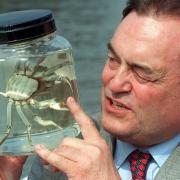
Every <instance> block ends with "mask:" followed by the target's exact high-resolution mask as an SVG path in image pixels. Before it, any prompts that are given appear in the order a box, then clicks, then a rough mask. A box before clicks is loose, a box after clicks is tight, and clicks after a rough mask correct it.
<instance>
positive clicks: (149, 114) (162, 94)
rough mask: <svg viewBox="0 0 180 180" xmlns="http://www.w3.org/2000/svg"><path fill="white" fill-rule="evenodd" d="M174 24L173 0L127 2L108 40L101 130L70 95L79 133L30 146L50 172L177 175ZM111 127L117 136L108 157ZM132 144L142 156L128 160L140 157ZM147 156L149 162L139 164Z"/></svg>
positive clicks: (90, 179)
mask: <svg viewBox="0 0 180 180" xmlns="http://www.w3.org/2000/svg"><path fill="white" fill-rule="evenodd" d="M179 27H180V2H179V0H164V1H160V0H130V1H129V2H128V6H127V8H126V9H125V10H124V19H123V20H122V22H121V23H120V25H119V26H118V27H117V29H116V31H115V33H114V35H113V37H112V39H111V41H110V42H109V43H108V60H107V62H106V64H105V67H104V70H103V72H102V92H101V99H102V102H101V103H102V120H101V125H102V127H103V128H100V133H101V134H100V133H99V131H98V130H97V129H96V127H95V125H94V124H93V123H92V120H91V119H90V118H89V117H88V116H87V115H86V114H85V113H84V112H83V111H82V109H81V108H80V106H79V105H78V104H77V103H76V102H75V101H74V99H73V98H71V97H70V98H68V100H67V105H68V107H69V109H70V111H71V112H72V114H73V116H74V118H75V119H76V120H77V122H78V123H79V125H80V128H81V132H82V135H83V139H77V138H70V137H68V138H65V139H64V140H63V142H62V143H61V144H60V145H59V147H58V148H57V149H55V150H54V151H52V152H51V151H49V150H47V149H46V148H45V147H43V146H42V145H38V146H36V152H37V154H38V155H39V156H40V157H41V158H42V159H44V160H45V161H46V162H48V163H50V164H51V166H52V168H53V170H54V171H60V172H63V173H64V174H66V176H67V177H68V179H70V180H81V179H82V180H84V179H86V180H95V179H97V180H111V179H112V180H118V179H122V180H128V179H131V178H133V179H148V180H150V179H157V180H160V179H163V180H165V179H173V180H174V179H180V145H179V144H180V70H179V69H180V28H179ZM103 129H104V130H105V131H104V130H103ZM107 132H108V133H109V135H108V134H107ZM110 134H111V136H112V137H114V138H115V144H116V146H114V145H113V147H112V148H113V151H114V156H113V155H112V151H111V149H110V146H109V145H112V144H111V143H110V142H111V139H110ZM102 136H103V137H105V139H106V140H109V141H105V140H104V138H103V137H102ZM136 149H138V150H140V151H143V152H145V153H146V154H143V155H142V154H141V155H140V156H143V158H145V157H148V158H147V159H143V160H141V161H138V163H137V162H136V161H135V159H133V161H132V162H130V160H131V159H132V158H135V157H136V156H139V155H137V153H136V155H134V154H133V153H132V152H137V151H136ZM134 150H135V151H134ZM138 153H139V151H138ZM148 160H150V161H149V163H148V165H147V167H145V166H141V164H139V163H140V162H142V161H143V163H144V165H145V161H146V162H148ZM137 164H138V165H139V168H140V170H139V169H136V168H137V167H136V166H135V165H137ZM33 167H35V166H33ZM33 169H34V168H32V171H31V173H30V176H29V179H31V180H33V179H40V178H42V179H46V177H48V178H47V179H65V175H64V174H63V173H59V172H58V173H53V172H50V171H49V170H48V171H46V170H45V168H43V166H41V168H40V169H39V170H40V171H41V172H40V171H38V172H36V171H37V169H36V171H34V170H33ZM134 169H135V170H136V171H138V172H137V174H136V175H137V176H136V175H135V173H134V172H133V170H134ZM144 170H145V171H144ZM42 172H43V173H42ZM43 174H44V175H43ZM38 175H39V177H38ZM138 176H139V177H138Z"/></svg>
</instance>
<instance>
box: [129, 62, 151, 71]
mask: <svg viewBox="0 0 180 180" xmlns="http://www.w3.org/2000/svg"><path fill="white" fill-rule="evenodd" d="M131 66H132V67H133V68H138V69H141V70H143V71H145V72H147V73H152V72H153V70H152V69H151V68H150V67H149V66H147V65H144V64H137V63H132V64H131Z"/></svg>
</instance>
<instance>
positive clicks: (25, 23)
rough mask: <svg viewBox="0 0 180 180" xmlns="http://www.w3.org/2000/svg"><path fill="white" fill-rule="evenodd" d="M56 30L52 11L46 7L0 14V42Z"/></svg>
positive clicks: (33, 36)
mask: <svg viewBox="0 0 180 180" xmlns="http://www.w3.org/2000/svg"><path fill="white" fill-rule="evenodd" d="M55 30H56V26H55V22H54V18H53V15H52V12H51V11H50V10H47V9H33V10H24V11H14V12H7V13H3V14H0V44H6V43H14V42H20V41H26V40H30V39H34V38H38V37H42V36H45V35H47V34H50V33H52V32H54V31H55Z"/></svg>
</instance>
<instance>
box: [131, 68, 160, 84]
mask: <svg viewBox="0 0 180 180" xmlns="http://www.w3.org/2000/svg"><path fill="white" fill-rule="evenodd" d="M134 74H135V76H136V79H137V80H138V81H139V82H140V83H148V82H155V81H157V80H158V78H155V77H153V76H150V75H147V74H145V73H142V72H138V71H134Z"/></svg>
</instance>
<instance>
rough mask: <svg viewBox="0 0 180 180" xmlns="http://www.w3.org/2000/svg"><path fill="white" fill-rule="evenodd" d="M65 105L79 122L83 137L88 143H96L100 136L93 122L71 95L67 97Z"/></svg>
mask: <svg viewBox="0 0 180 180" xmlns="http://www.w3.org/2000/svg"><path fill="white" fill-rule="evenodd" d="M67 106H68V107H69V110H70V111H71V113H72V115H73V117H74V118H75V120H76V122H77V123H78V124H79V126H80V129H81V133H82V135H83V137H84V139H85V140H86V141H88V142H90V143H96V141H97V140H98V139H99V138H101V136H100V133H99V132H98V130H97V128H96V126H95V124H94V122H93V121H92V120H91V119H90V118H89V117H88V116H87V115H86V114H85V113H84V111H83V110H82V109H81V107H80V105H79V104H78V103H77V102H76V101H75V100H74V98H73V97H69V98H68V99H67Z"/></svg>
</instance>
